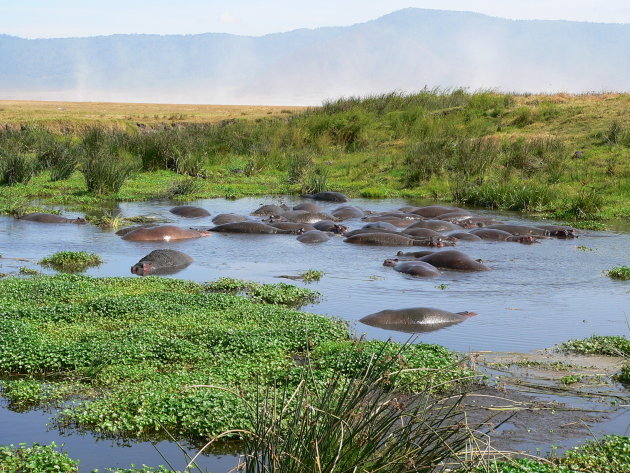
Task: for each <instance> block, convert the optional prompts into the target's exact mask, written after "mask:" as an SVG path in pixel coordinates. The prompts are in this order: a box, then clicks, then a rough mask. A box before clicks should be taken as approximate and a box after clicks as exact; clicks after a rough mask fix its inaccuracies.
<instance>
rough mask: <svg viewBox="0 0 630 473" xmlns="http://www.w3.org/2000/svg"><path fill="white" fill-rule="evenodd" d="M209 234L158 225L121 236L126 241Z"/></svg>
mask: <svg viewBox="0 0 630 473" xmlns="http://www.w3.org/2000/svg"><path fill="white" fill-rule="evenodd" d="M208 235H210V234H209V233H208V232H205V231H200V230H192V229H189V228H181V227H177V226H175V225H158V226H156V227H150V228H147V227H141V228H138V229H137V230H134V231H132V232H129V233H127V234H126V235H124V236H123V237H122V239H123V240H127V241H175V240H187V239H190V238H200V237H203V236H208Z"/></svg>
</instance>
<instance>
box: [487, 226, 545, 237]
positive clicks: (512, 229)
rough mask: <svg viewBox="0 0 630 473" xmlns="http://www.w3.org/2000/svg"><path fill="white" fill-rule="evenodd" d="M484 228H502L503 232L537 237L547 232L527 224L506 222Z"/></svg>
mask: <svg viewBox="0 0 630 473" xmlns="http://www.w3.org/2000/svg"><path fill="white" fill-rule="evenodd" d="M485 228H491V229H493V230H503V231H504V232H508V233H511V234H512V235H516V236H518V235H533V236H537V237H544V236H547V232H546V231H545V230H543V229H542V228H538V227H530V226H528V225H508V224H496V225H489V226H487V227H485Z"/></svg>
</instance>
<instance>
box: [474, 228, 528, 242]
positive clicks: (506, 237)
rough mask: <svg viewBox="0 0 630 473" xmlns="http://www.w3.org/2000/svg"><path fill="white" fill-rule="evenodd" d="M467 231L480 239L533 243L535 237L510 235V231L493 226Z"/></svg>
mask: <svg viewBox="0 0 630 473" xmlns="http://www.w3.org/2000/svg"><path fill="white" fill-rule="evenodd" d="M468 233H471V234H473V235H477V236H478V237H479V238H481V239H482V240H491V241H514V242H517V243H525V244H528V243H535V242H536V238H535V237H534V236H532V235H512V234H511V233H508V232H504V231H503V230H497V229H495V228H475V229H473V230H470V231H469V232H468Z"/></svg>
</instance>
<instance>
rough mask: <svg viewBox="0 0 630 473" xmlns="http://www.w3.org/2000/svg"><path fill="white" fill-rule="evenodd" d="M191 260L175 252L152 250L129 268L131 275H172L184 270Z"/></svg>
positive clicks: (179, 252) (183, 254)
mask: <svg viewBox="0 0 630 473" xmlns="http://www.w3.org/2000/svg"><path fill="white" fill-rule="evenodd" d="M192 262H193V259H192V258H191V257H190V256H188V255H187V254H186V253H182V252H181V251H176V250H168V249H165V250H153V251H152V252H151V253H149V254H148V255H146V256H145V257H144V258H142V259H141V260H140V261H138V262H137V263H136V264H134V265H133V266H132V267H131V274H137V275H138V276H147V275H149V274H173V273H176V272H178V271H181V270H182V269H184V268H186V267H187V266H188V265H189V264H190V263H192Z"/></svg>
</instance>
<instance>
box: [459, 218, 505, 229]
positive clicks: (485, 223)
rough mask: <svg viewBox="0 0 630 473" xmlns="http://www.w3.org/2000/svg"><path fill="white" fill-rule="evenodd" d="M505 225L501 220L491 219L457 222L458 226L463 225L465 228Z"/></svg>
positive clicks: (467, 219)
mask: <svg viewBox="0 0 630 473" xmlns="http://www.w3.org/2000/svg"><path fill="white" fill-rule="evenodd" d="M501 223H504V222H502V221H500V220H495V219H493V218H490V217H470V218H466V219H464V220H460V221H459V222H457V225H461V226H462V227H464V228H481V227H487V226H488V225H497V224H501Z"/></svg>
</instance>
